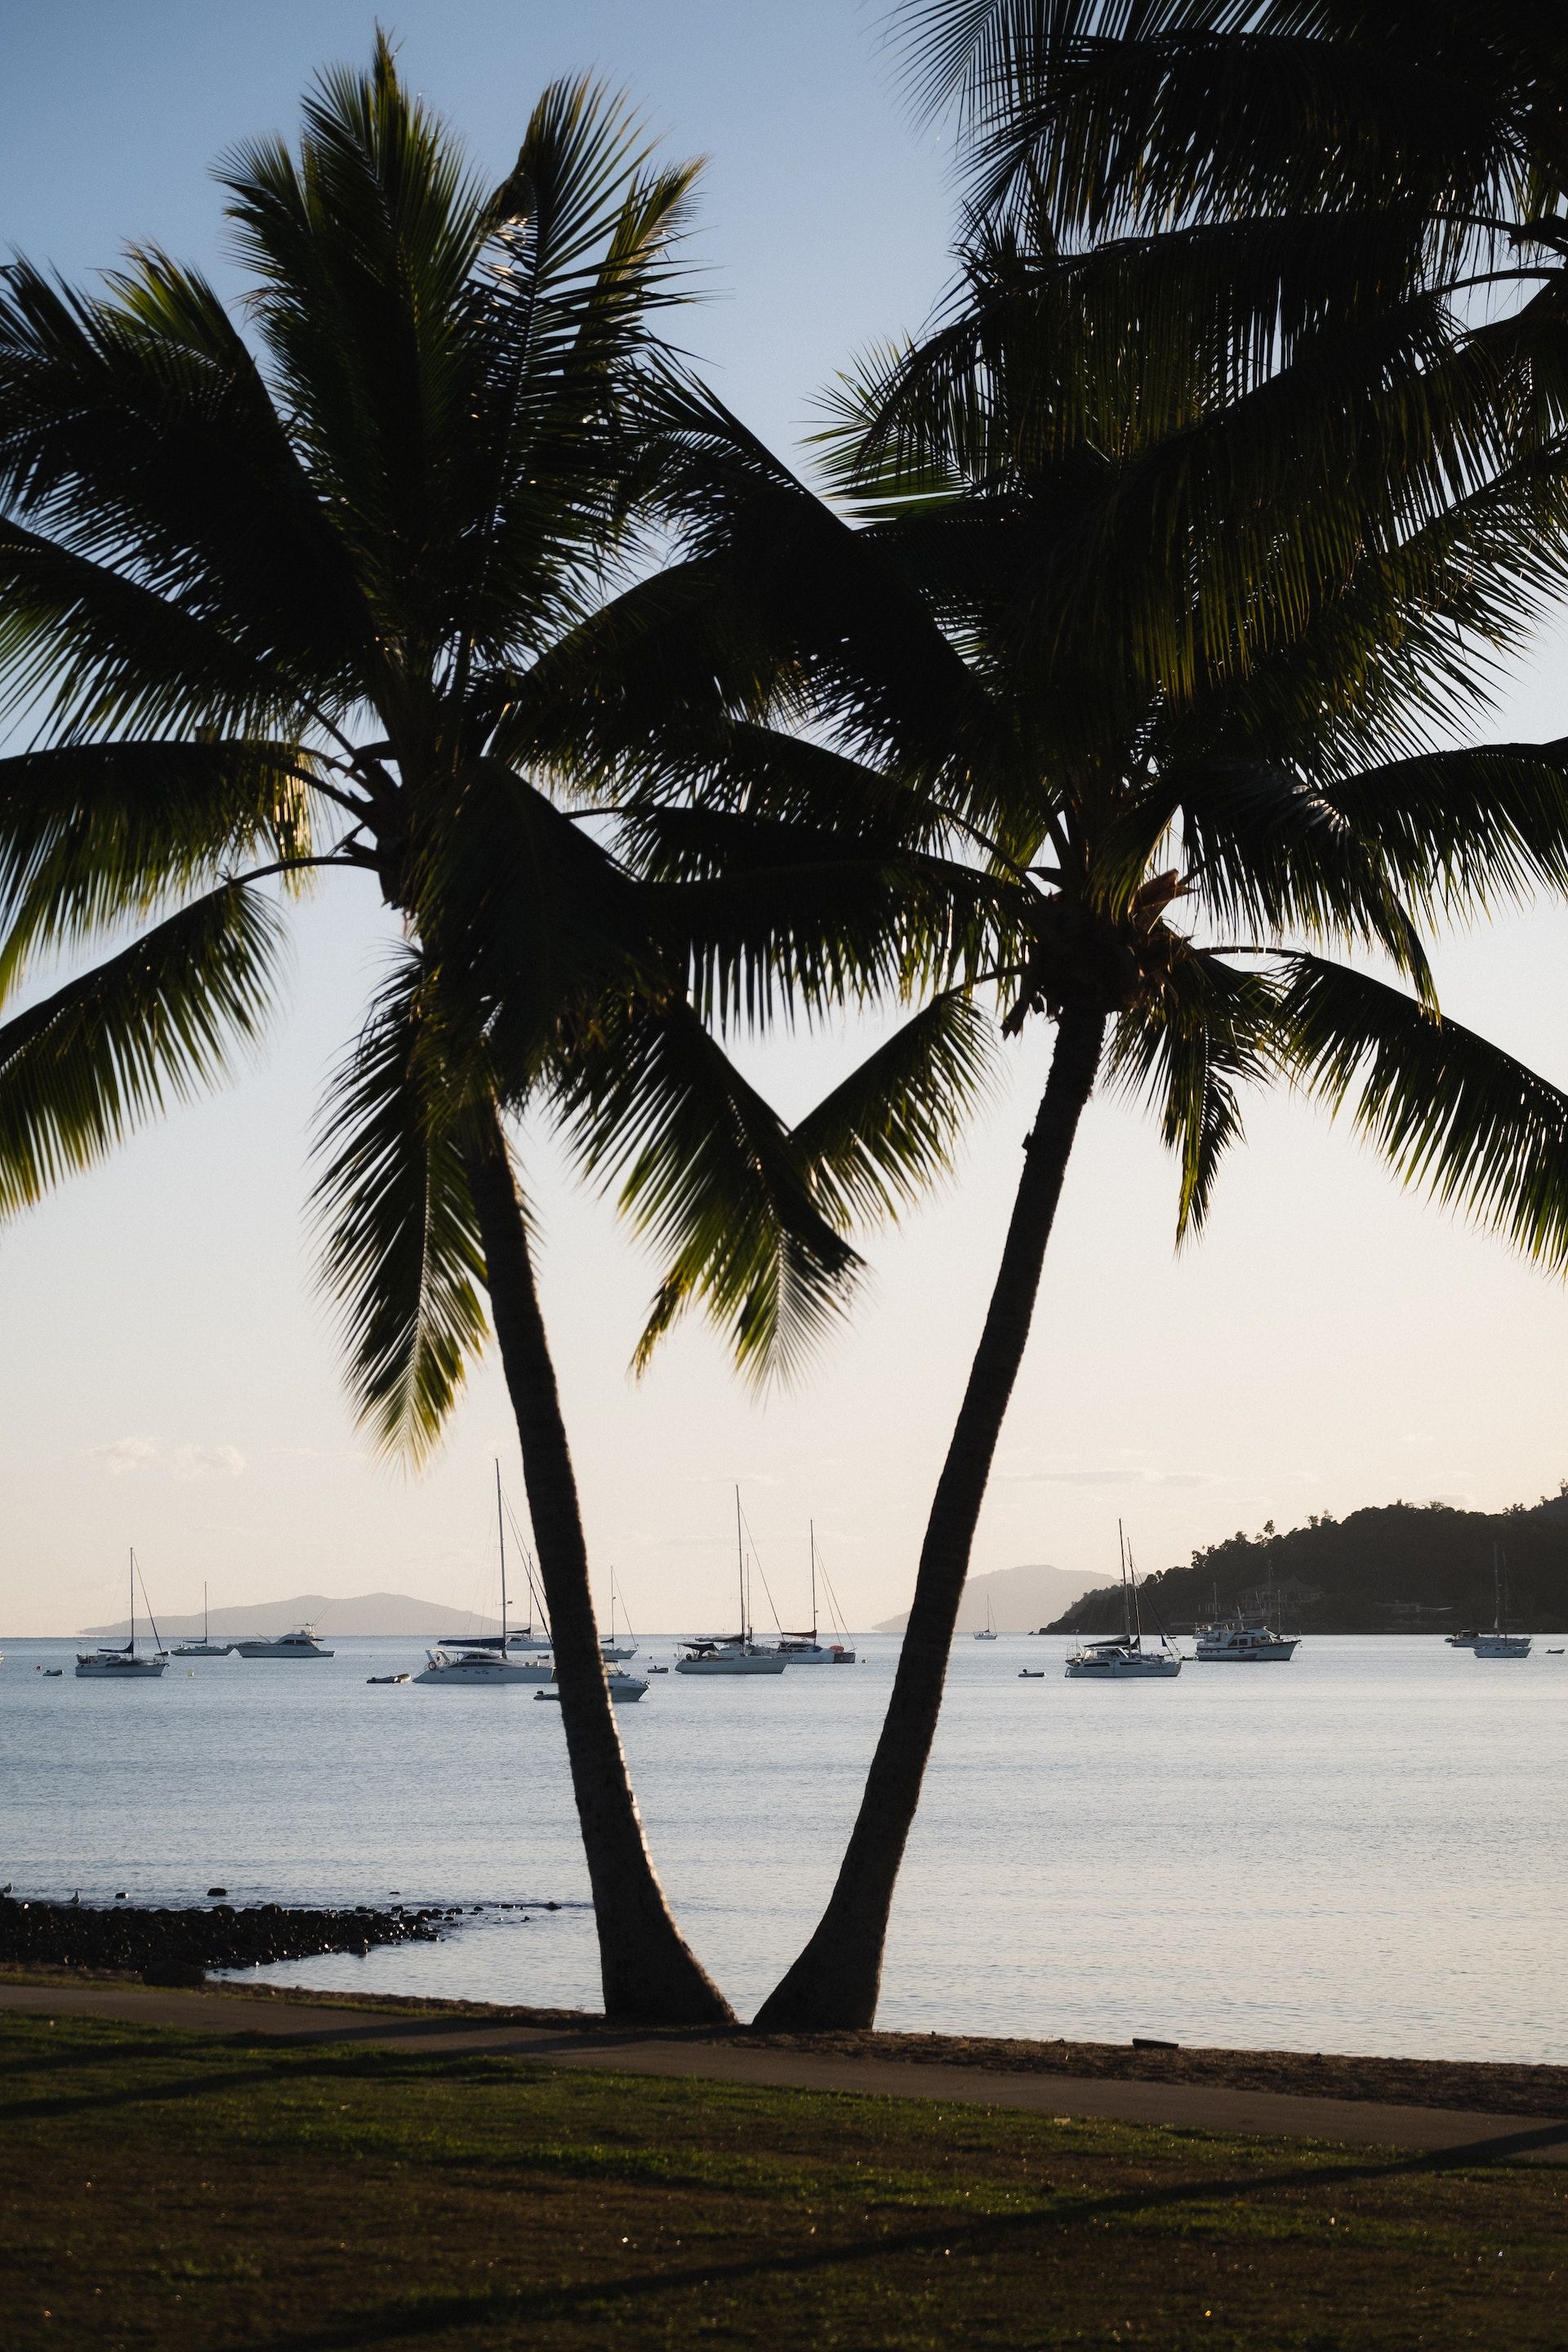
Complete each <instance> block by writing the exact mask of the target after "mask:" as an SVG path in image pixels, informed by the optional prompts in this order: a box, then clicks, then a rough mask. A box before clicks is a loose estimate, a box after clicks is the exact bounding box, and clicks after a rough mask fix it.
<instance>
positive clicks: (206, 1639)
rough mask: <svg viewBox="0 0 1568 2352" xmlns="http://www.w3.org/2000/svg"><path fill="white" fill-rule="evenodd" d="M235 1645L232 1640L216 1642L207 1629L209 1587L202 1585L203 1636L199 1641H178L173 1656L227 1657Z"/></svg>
mask: <svg viewBox="0 0 1568 2352" xmlns="http://www.w3.org/2000/svg"><path fill="white" fill-rule="evenodd" d="M233 1647H234V1643H232V1642H215V1641H214V1640H213V1637H212V1635H211V1633H209V1632H208V1631H207V1589H206V1586H205V1583H204V1584H203V1586H202V1638H201V1640H200V1641H199V1642H176V1643H175V1644H174V1649H173V1651H172V1652H171V1653H170V1654H171V1656H173V1657H176V1658H226V1657H227V1655H228V1654H229V1652H230V1650H232V1649H233Z"/></svg>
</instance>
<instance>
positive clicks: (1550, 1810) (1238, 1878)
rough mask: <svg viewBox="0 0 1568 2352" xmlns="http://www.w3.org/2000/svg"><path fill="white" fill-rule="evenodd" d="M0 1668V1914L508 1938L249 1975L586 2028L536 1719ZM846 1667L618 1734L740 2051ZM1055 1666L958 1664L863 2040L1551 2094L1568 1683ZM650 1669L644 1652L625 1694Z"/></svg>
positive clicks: (820, 1852)
mask: <svg viewBox="0 0 1568 2352" xmlns="http://www.w3.org/2000/svg"><path fill="white" fill-rule="evenodd" d="M324 1638H328V1639H330V1638H331V1636H330V1634H329V1635H327V1636H325V1637H324ZM4 1646H5V1653H6V1654H5V1664H4V1666H3V1667H0V1790H3V1791H4V1798H3V1802H4V1812H3V1817H0V1884H3V1883H4V1881H5V1880H6V1879H9V1880H11V1881H13V1882H14V1884H15V1886H16V1892H17V1893H18V1894H26V1893H33V1894H37V1895H56V1896H58V1895H70V1894H71V1893H72V1892H73V1891H74V1890H76V1889H79V1890H80V1892H81V1894H82V1896H83V1899H84V1900H87V1899H91V1900H95V1901H96V1900H100V1899H103V1898H106V1897H109V1896H111V1895H113V1894H114V1893H115V1891H116V1890H117V1889H119V1888H124V1889H125V1890H126V1891H127V1892H128V1894H129V1895H131V1897H132V1899H133V1900H135V1901H140V1902H153V1901H157V1902H188V1901H191V1900H193V1899H195V1900H199V1899H200V1898H201V1897H202V1896H203V1895H204V1894H205V1890H206V1888H207V1887H208V1886H209V1885H224V1886H226V1888H227V1890H228V1893H229V1895H230V1898H231V1899H232V1900H233V1901H235V1902H237V1903H248V1902H261V1901H276V1902H283V1903H355V1902H364V1903H384V1902H385V1901H386V1900H387V1899H388V1898H389V1897H391V1896H394V1895H396V1896H400V1897H401V1899H403V1900H404V1901H405V1902H409V1903H413V1902H436V1901H439V1902H442V1903H446V1904H458V1903H460V1904H463V1905H465V1906H467V1905H473V1904H487V1905H488V1904H495V1903H499V1902H503V1901H504V1902H510V1903H521V1904H522V1905H523V1906H525V1910H526V1914H527V1916H523V1915H522V1914H521V1913H520V1912H517V1911H510V1912H500V1911H494V1910H486V1911H480V1912H477V1913H471V1914H469V1915H468V1916H466V1917H465V1919H464V1920H463V1922H462V1924H461V1926H460V1927H458V1926H457V1923H453V1925H454V1932H453V1933H451V1934H450V1935H449V1936H448V1937H446V1938H444V1939H443V1940H442V1941H441V1942H440V1943H439V1944H437V1945H433V1946H423V1947H418V1948H415V1949H414V1950H411V1951H409V1950H401V1951H400V1950H389V1951H383V1952H377V1953H373V1954H372V1955H371V1956H370V1957H369V1958H366V1959H363V1960H362V1959H357V1958H354V1959H350V1958H329V1959H321V1960H312V1961H309V1962H297V1963H292V1964H289V1965H288V1966H286V1967H280V1968H277V1969H268V1970H266V1971H263V1972H262V1973H263V1975H264V1976H265V1977H267V1978H268V1979H270V1980H272V1981H274V1982H282V1983H301V1984H317V1985H331V1986H338V1987H344V1988H350V1989H355V1990H365V1991H379V1992H395V1991H417V1992H422V1993H432V1994H438V1995H450V1996H454V1997H465V1998H470V1999H481V2000H483V1999H491V2000H518V2001H527V2002H534V2003H541V2004H552V2005H553V2004H562V2005H568V2006H595V2005H596V2000H597V1983H596V1972H595V1955H594V1942H593V1933H592V1925H591V1920H590V1917H589V1915H588V1912H587V1909H586V1906H585V1900H584V1898H585V1894H586V1880H585V1874H584V1868H583V1864H582V1859H581V1856H580V1853H579V1851H578V1846H577V1838H576V1829H575V1824H574V1817H573V1813H572V1807H571V1801H570V1794H569V1790H568V1786H567V1779H566V1771H565V1762H564V1753H563V1742H562V1731H561V1721H560V1714H559V1710H558V1709H557V1708H556V1707H554V1706H549V1705H541V1704H539V1703H537V1702H536V1701H535V1700H534V1699H533V1697H532V1696H531V1693H521V1692H519V1693H500V1692H492V1691H486V1690H462V1689H455V1690H454V1689H421V1688H419V1687H417V1686H416V1685H401V1686H395V1687H391V1688H371V1687H370V1686H369V1685H367V1682H366V1676H367V1675H372V1674H385V1673H390V1672H393V1671H395V1670H396V1669H398V1668H401V1667H404V1666H409V1667H416V1666H417V1665H418V1664H421V1663H422V1657H421V1652H420V1648H419V1645H418V1644H417V1643H412V1642H394V1641H376V1642H371V1641H363V1640H360V1641H342V1642H339V1643H337V1644H336V1655H335V1656H334V1657H333V1658H332V1659H331V1660H330V1661H320V1662H314V1663H310V1664H297V1665H271V1664H251V1663H247V1662H246V1661H244V1660H241V1659H238V1658H235V1657H228V1658H224V1659H220V1660H212V1661H205V1662H198V1663H196V1664H193V1665H191V1666H190V1667H189V1668H188V1669H187V1668H186V1667H185V1666H184V1665H183V1664H179V1663H177V1662H176V1664H174V1665H172V1666H171V1667H170V1669H169V1672H168V1673H167V1675H165V1676H164V1678H163V1681H162V1682H161V1683H156V1684H150V1685H146V1686H143V1687H132V1688H125V1687H122V1686H117V1685H105V1684H102V1683H91V1682H85V1683H79V1682H77V1681H76V1680H74V1678H73V1677H72V1676H71V1674H70V1671H69V1669H70V1665H71V1663H72V1659H73V1645H72V1644H70V1643H54V1642H51V1643H45V1642H14V1643H5V1645H4ZM860 1647H861V1655H862V1658H863V1660H864V1661H865V1663H863V1664H858V1665H856V1666H854V1667H847V1666H833V1667H827V1666H823V1667H800V1668H792V1669H791V1670H790V1671H789V1672H788V1673H787V1674H785V1675H782V1676H780V1677H778V1678H777V1679H776V1680H775V1679H773V1678H771V1677H769V1678H766V1679H760V1680H752V1681H743V1682H732V1681H723V1680H719V1681H703V1680H698V1679H692V1678H685V1677H681V1676H679V1675H669V1676H668V1677H660V1678H658V1680H656V1681H655V1682H654V1683H653V1685H652V1686H651V1688H650V1689H649V1691H648V1694H647V1697H646V1698H645V1699H644V1700H643V1701H642V1702H641V1704H640V1705H638V1706H631V1707H625V1708H623V1709H621V1710H620V1715H619V1720H620V1724H621V1729H622V1734H623V1737H624V1738H625V1741H626V1749H627V1753H628V1755H629V1757H630V1759H631V1764H632V1769H633V1773H634V1777H635V1779H636V1782H637V1791H638V1795H639V1797H640V1800H641V1802H642V1807H643V1811H644V1814H645V1818H646V1820H647V1825H648V1831H649V1834H650V1837H651V1841H652V1844H653V1849H654V1853H655V1855H656V1857H657V1860H658V1866H659V1869H660V1871H661V1873H662V1874H663V1877H664V1881H665V1884H666V1885H667V1887H668V1891H669V1894H670V1896H671V1898H672V1900H673V1902H674V1903H675V1905H676V1907H677V1910H678V1912H679V1916H680V1918H681V1920H682V1922H683V1924H684V1926H685V1927H686V1930H687V1932H688V1934H689V1937H690V1938H691V1940H692V1941H693V1943H694V1944H695V1945H696V1947H697V1948H698V1949H699V1950H700V1953H701V1954H702V1957H703V1958H704V1959H705V1960H706V1961H707V1963H708V1965H709V1967H710V1969H712V1970H713V1972H714V1973H715V1975H716V1976H717V1977H718V1978H719V1979H720V1980H721V1983H722V1984H723V1985H724V1987H725V1989H726V1990H727V1991H728V1992H729V1993H730V1995H731V1999H732V2000H734V2001H735V2003H736V2005H737V2008H738V2009H740V2010H741V2011H742V2012H744V2011H747V2010H748V2009H749V2008H750V2007H752V2006H753V2005H754V2004H755V2003H756V2001H758V2000H760V1999H761V1997H762V1996H763V1993H765V1992H766V1990H768V1988H769V1986H770V1985H771V1984H772V1983H773V1980H774V1979H775V1977H776V1976H777V1974H778V1972H779V1970H780V1969H782V1967H783V1966H784V1964H785V1963H786V1962H787V1961H788V1960H789V1959H790V1958H791V1957H792V1956H793V1955H794V1953H795V1950H796V1949H797V1948H798V1946H799V1943H800V1941H801V1940H802V1938H803V1937H804V1936H805V1933H806V1931H807V1930H808V1928H809V1927H810V1926H811V1923H812V1921H813V1920H814V1918H815V1917H816V1913H817V1911H818V1908H819V1906H820V1905H821V1903H822V1901H823V1899H824V1897H825V1896H826V1893H827V1891H828V1888H829V1885H831V1882H832V1877H833V1874H834V1871H835V1868H836V1865H837V1858H838V1853H839V1850H840V1845H841V1843H842V1840H843V1838H844V1835H845V1832H846V1831H847V1826H848V1823H849V1821H850V1819H851V1817H852V1814H853V1811H854V1807H855V1803H856V1799H857V1795H858V1788H859V1781H860V1775H861V1772H862V1769H863V1768H864V1765H865V1762H866V1759H867V1758H868V1754H869V1751H870V1748H871V1744H872V1741H873V1739H874V1738H875V1735H876V1729H877V1726H878V1723H879V1718H880V1716H881V1712H882V1708H883V1706H884V1704H885V1701H886V1698H887V1693H888V1686H889V1677H890V1675H891V1671H892V1665H893V1661H894V1658H895V1655H896V1653H897V1644H896V1643H894V1642H892V1641H890V1640H887V1639H879V1638H877V1637H872V1638H871V1639H869V1640H868V1641H864V1642H862V1643H861V1645H860ZM1067 1647H1068V1644H1067V1643H1065V1642H1063V1641H1060V1640H1051V1639H1035V1640H1028V1639H1025V1638H1024V1637H1022V1636H1016V1637H1004V1638H1003V1639H1001V1640H999V1641H997V1642H995V1643H977V1642H973V1641H972V1640H970V1639H968V1638H963V1639H961V1640H960V1642H959V1643H958V1646H957V1650H956V1652H955V1654H954V1659H953V1664H952V1676H951V1681H950V1685H949V1692H948V1698H947V1704H946V1707H945V1710H944V1714H943V1718H942V1733H941V1738H940V1741H939V1744H938V1748H937V1751H936V1755H935V1758H934V1759H933V1762H932V1766H931V1774H930V1776H929V1779H928V1781H927V1788H926V1797H925V1801H924V1804H923V1806H922V1809H921V1817H920V1821H919V1823H918V1825H917V1827H916V1830H915V1833H914V1837H913V1839H912V1841H911V1844H910V1853H909V1858H908V1861H907V1864H906V1865H905V1870H904V1875H903V1880H902V1885H901V1890H900V1899H899V1905H898V1909H897V1912H896V1915H895V1919H894V1927H893V1933H892V1937H891V1941H890V1945H889V1954H888V1968H887V1975H886V1979H885V1995H884V2000H883V2004H882V2010H881V2013H880V2018H879V2022H881V2023H882V2024H884V2025H886V2026H889V2027H904V2028H915V2029H925V2028H935V2029H939V2030H950V2031H969V2032H989V2033H1025V2034H1037V2035H1056V2034H1064V2035H1066V2036H1068V2038H1071V2039H1078V2038H1088V2039H1098V2040H1110V2041H1116V2040H1121V2039H1124V2038H1125V2037H1126V2036H1128V2035H1130V2034H1133V2033H1147V2034H1154V2035H1160V2036H1165V2037H1169V2038H1170V2039H1172V2040H1173V2041H1179V2042H1199V2043H1220V2044H1230V2045H1237V2046H1252V2047H1257V2046H1272V2047H1276V2048H1280V2047H1283V2048H1295V2049H1307V2050H1335V2051H1367V2052H1376V2053H1386V2054H1398V2053H1406V2054H1415V2055H1431V2056H1437V2055H1443V2056H1449V2057H1469V2058H1486V2057H1500V2058H1516V2059H1544V2060H1552V2061H1554V2062H1556V2063H1564V2062H1568V2018H1565V2016H1564V2009H1563V1998H1562V1977H1563V1947H1564V1941H1565V1930H1568V1867H1565V1863H1564V1853H1563V1789H1564V1786H1565V1784H1568V1658H1557V1657H1551V1656H1548V1655H1547V1654H1545V1647H1544V1644H1543V1643H1540V1642H1538V1643H1537V1644H1536V1650H1535V1654H1534V1655H1533V1656H1532V1657H1531V1659H1530V1660H1529V1662H1528V1663H1527V1664H1522V1665H1516V1664H1508V1663H1496V1664H1492V1663H1486V1662H1482V1661H1479V1660H1478V1659H1476V1658H1474V1657H1472V1656H1471V1655H1470V1654H1468V1652H1464V1651H1453V1650H1449V1649H1448V1648H1447V1647H1446V1646H1445V1645H1444V1643H1441V1642H1440V1641H1438V1640H1436V1639H1426V1638H1405V1639H1397V1640H1394V1639H1390V1640H1387V1641H1380V1640H1375V1639H1364V1640H1337V1641H1336V1640H1327V1639H1320V1640H1317V1641H1310V1642H1307V1643H1303V1645H1302V1647H1301V1649H1300V1651H1299V1652H1298V1653H1297V1655H1296V1658H1295V1660H1294V1662H1293V1663H1292V1664H1289V1665H1288V1666H1255V1667H1247V1666H1224V1665H1211V1666H1199V1665H1196V1664H1189V1665H1188V1666H1187V1668H1186V1669H1185V1671H1184V1673H1183V1675H1181V1677H1180V1678H1179V1680H1177V1681H1175V1682H1173V1683H1162V1684H1142V1685H1140V1684H1108V1685H1096V1684H1085V1683H1069V1682H1068V1681H1066V1680H1065V1679H1064V1678H1063V1675H1062V1672H1061V1661H1062V1657H1063V1654H1064V1652H1065V1650H1066V1648H1067ZM671 1654H672V1643H670V1641H669V1640H668V1639H664V1640H657V1639H656V1640H654V1641H651V1642H649V1641H645V1642H644V1643H643V1647H642V1652H641V1654H640V1656H639V1658H638V1660H637V1664H638V1665H643V1664H647V1661H648V1659H649V1658H659V1659H661V1660H662V1659H668V1657H669V1656H670V1655H671ZM49 1664H63V1665H64V1666H65V1668H66V1673H65V1675H63V1676H62V1677H61V1678H60V1679H59V1680H58V1681H56V1680H52V1679H49V1678H47V1676H46V1675H44V1674H42V1673H40V1672H37V1671H36V1669H37V1668H38V1667H39V1666H42V1665H49ZM1025 1664H1028V1665H1030V1666H1044V1667H1045V1669H1046V1679H1045V1680H1044V1681H1043V1682H1035V1681H1028V1682H1026V1681H1021V1680H1020V1679H1019V1669H1020V1667H1021V1666H1023V1665H1025ZM546 1902H554V1903H558V1904H560V1905H561V1906H563V1907H562V1908H561V1909H559V1910H557V1911H546V1910H544V1909H543V1908H542V1906H543V1905H544V1904H545V1903H546Z"/></svg>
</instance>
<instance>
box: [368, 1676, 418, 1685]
mask: <svg viewBox="0 0 1568 2352" xmlns="http://www.w3.org/2000/svg"><path fill="white" fill-rule="evenodd" d="M365 1680H366V1682H367V1683H406V1682H411V1681H412V1680H413V1676H412V1675H366V1676H365Z"/></svg>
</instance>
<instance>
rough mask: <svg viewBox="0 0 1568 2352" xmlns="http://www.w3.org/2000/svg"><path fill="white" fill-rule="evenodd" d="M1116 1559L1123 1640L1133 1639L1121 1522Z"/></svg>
mask: <svg viewBox="0 0 1568 2352" xmlns="http://www.w3.org/2000/svg"><path fill="white" fill-rule="evenodd" d="M1116 1557H1117V1559H1119V1560H1120V1561H1121V1638H1122V1640H1123V1641H1124V1642H1130V1641H1131V1639H1132V1613H1131V1610H1130V1609H1129V1608H1128V1605H1127V1538H1126V1537H1125V1536H1124V1535H1123V1534H1122V1532H1121V1520H1120V1519H1118V1520H1117V1522H1116Z"/></svg>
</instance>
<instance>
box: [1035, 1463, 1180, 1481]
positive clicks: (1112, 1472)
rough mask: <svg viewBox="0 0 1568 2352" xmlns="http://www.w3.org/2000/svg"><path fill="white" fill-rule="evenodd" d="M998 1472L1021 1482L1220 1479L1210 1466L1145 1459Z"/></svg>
mask: <svg viewBox="0 0 1568 2352" xmlns="http://www.w3.org/2000/svg"><path fill="white" fill-rule="evenodd" d="M1001 1475H1002V1478H1003V1480H1004V1481H1005V1482H1008V1483H1011V1484H1013V1485H1015V1486H1218V1485H1219V1483H1220V1481H1219V1479H1218V1477H1217V1476H1216V1475H1215V1472H1214V1471H1212V1470H1158V1469H1153V1468H1152V1467H1151V1466H1150V1465H1148V1464H1147V1463H1142V1464H1137V1463H1122V1464H1121V1465H1118V1466H1117V1467H1115V1468H1111V1469H1107V1468H1105V1467H1103V1466H1101V1465H1093V1466H1085V1467H1083V1468H1075V1467H1062V1468H1047V1469H1029V1470H1004V1471H1003V1472H1002V1473H1001Z"/></svg>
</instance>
